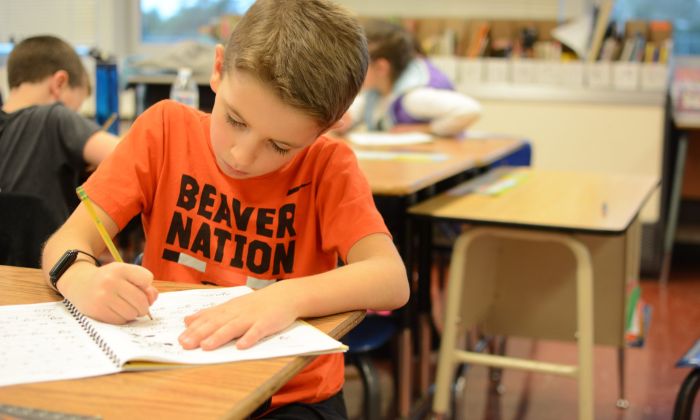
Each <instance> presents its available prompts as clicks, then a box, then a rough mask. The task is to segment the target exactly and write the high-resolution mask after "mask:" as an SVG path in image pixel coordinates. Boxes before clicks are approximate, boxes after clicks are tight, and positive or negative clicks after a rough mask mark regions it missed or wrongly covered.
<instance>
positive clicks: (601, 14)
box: [586, 0, 613, 63]
mask: <svg viewBox="0 0 700 420" xmlns="http://www.w3.org/2000/svg"><path fill="white" fill-rule="evenodd" d="M612 8H613V0H602V1H601V3H600V5H599V6H598V13H597V14H596V19H595V26H594V28H593V33H592V35H591V45H590V48H589V49H588V55H587V57H586V61H588V62H589V63H592V62H595V61H596V60H598V55H599V54H600V49H601V47H602V46H603V37H604V36H605V29H606V28H607V27H608V21H609V20H610V13H611V12H612Z"/></svg>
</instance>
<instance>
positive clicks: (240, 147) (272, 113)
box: [210, 46, 321, 179]
mask: <svg viewBox="0 0 700 420" xmlns="http://www.w3.org/2000/svg"><path fill="white" fill-rule="evenodd" d="M222 64H223V47H221V46H217V53H216V57H215V63H214V71H213V73H212V77H211V87H212V89H213V90H214V92H216V98H215V100H214V108H213V109H212V114H211V128H210V134H211V145H212V149H213V150H214V154H215V156H216V162H217V164H218V166H219V169H221V171H222V172H224V173H225V174H226V175H228V176H230V177H231V178H236V179H245V178H253V177H257V176H261V175H265V174H268V173H270V172H273V171H276V170H277V169H279V168H281V167H283V166H284V165H286V164H287V163H289V162H290V161H291V160H292V158H293V157H294V156H295V155H296V154H297V153H299V152H300V151H301V150H303V149H304V148H305V147H307V146H309V145H310V144H311V143H313V142H314V140H315V139H316V138H317V137H318V136H319V135H320V132H321V128H320V127H319V125H318V124H317V123H316V121H315V120H314V119H313V118H311V117H309V116H307V115H306V114H304V113H302V112H301V111H299V110H297V109H296V108H293V107H291V106H289V105H287V104H284V103H283V102H282V101H281V100H280V99H279V98H278V97H277V96H275V94H274V93H273V92H272V91H271V90H269V89H268V88H267V86H265V85H264V84H262V83H261V82H260V81H258V80H257V79H256V78H254V77H252V76H251V75H249V74H247V73H245V72H242V71H237V70H235V69H233V70H230V71H228V72H227V74H223V73H222Z"/></svg>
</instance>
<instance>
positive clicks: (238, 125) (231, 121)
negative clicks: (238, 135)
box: [226, 114, 246, 128]
mask: <svg viewBox="0 0 700 420" xmlns="http://www.w3.org/2000/svg"><path fill="white" fill-rule="evenodd" d="M226 121H227V122H228V123H229V124H231V125H232V126H234V127H236V128H245V127H246V125H245V124H244V123H242V122H240V121H238V120H236V119H234V118H233V117H232V116H230V115H228V114H226Z"/></svg>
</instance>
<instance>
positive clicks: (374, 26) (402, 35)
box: [364, 19, 419, 82]
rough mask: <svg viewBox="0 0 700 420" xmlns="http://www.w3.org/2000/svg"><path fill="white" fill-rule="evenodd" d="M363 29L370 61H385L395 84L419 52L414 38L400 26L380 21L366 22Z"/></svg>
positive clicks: (369, 20)
mask: <svg viewBox="0 0 700 420" xmlns="http://www.w3.org/2000/svg"><path fill="white" fill-rule="evenodd" d="M364 28H365V35H366V36H367V46H368V48H369V56H370V59H372V60H377V59H379V58H383V59H385V60H387V61H388V62H389V64H391V80H392V82H395V81H396V79H398V78H399V76H401V73H403V71H404V70H405V69H406V67H408V64H409V63H410V62H411V60H413V58H414V57H415V56H416V54H417V53H418V52H419V49H418V45H417V44H416V42H415V39H414V37H413V36H412V35H411V34H410V33H409V32H408V31H407V30H405V29H404V28H403V27H402V26H401V25H399V24H396V23H392V22H388V21H385V20H381V19H368V20H366V21H365V22H364Z"/></svg>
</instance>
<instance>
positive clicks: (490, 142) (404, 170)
mask: <svg viewBox="0 0 700 420" xmlns="http://www.w3.org/2000/svg"><path fill="white" fill-rule="evenodd" d="M524 145H525V141H524V140H523V139H516V138H503V137H494V138H491V139H461V140H456V139H436V140H434V141H433V142H431V143H426V144H416V145H411V146H401V147H391V148H388V147H358V146H353V148H354V149H355V150H370V151H377V150H390V151H406V152H418V153H426V154H435V155H444V156H445V157H446V158H447V159H445V160H436V161H430V160H410V159H406V160H401V159H395V160H379V159H363V158H361V157H360V158H359V159H358V160H359V163H360V168H361V169H362V171H363V172H364V174H365V176H366V177H367V179H368V181H369V184H370V186H371V187H372V193H374V194H375V195H381V196H408V195H411V194H414V193H416V192H418V191H420V190H422V189H424V188H429V187H432V186H434V185H435V184H437V183H439V182H442V181H445V180H447V179H449V178H451V177H453V176H457V175H460V174H463V173H464V172H465V171H469V170H473V169H477V168H483V167H485V166H488V165H490V164H492V163H493V162H495V161H497V160H498V159H501V158H503V157H505V156H508V155H510V154H511V153H513V152H515V151H517V150H518V149H520V148H521V147H523V146H524Z"/></svg>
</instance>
